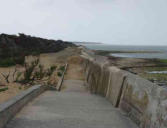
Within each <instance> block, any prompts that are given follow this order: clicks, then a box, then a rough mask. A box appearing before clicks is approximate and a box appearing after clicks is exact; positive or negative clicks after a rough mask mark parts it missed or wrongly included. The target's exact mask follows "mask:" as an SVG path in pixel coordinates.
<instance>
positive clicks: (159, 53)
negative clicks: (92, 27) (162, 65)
mask: <svg viewBox="0 0 167 128" xmlns="http://www.w3.org/2000/svg"><path fill="white" fill-rule="evenodd" d="M81 45H84V46H86V47H87V48H89V49H92V50H106V51H154V53H153V52H151V53H111V54H110V55H112V56H115V57H128V58H147V59H152V58H159V59H167V45H166V46H151V45H150V46H149V45H147V46H146V45H145V46H144V45H143V46H142V45H139V46H137V45H109V44H93V43H91V44H81Z"/></svg>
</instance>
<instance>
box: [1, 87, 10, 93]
mask: <svg viewBox="0 0 167 128" xmlns="http://www.w3.org/2000/svg"><path fill="white" fill-rule="evenodd" d="M8 89H9V88H8V87H6V88H0V92H4V91H6V90H8Z"/></svg>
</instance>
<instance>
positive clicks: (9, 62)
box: [0, 58, 16, 67]
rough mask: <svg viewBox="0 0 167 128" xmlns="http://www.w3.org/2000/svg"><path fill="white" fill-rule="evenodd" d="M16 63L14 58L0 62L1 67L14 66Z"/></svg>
mask: <svg viewBox="0 0 167 128" xmlns="http://www.w3.org/2000/svg"><path fill="white" fill-rule="evenodd" d="M15 64H16V63H15V61H14V59H12V58H6V59H3V60H1V61H0V67H9V66H14V65H15Z"/></svg>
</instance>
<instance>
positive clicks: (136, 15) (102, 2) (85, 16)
mask: <svg viewBox="0 0 167 128" xmlns="http://www.w3.org/2000/svg"><path fill="white" fill-rule="evenodd" d="M166 5H167V1H166V0H159V1H157V0H61V1H60V0H12V1H11V0H5V1H0V15H1V20H0V28H1V29H0V33H9V34H16V33H20V32H23V33H26V34H30V35H35V36H41V37H45V38H52V39H60V38H61V39H64V40H74V41H75V40H78V41H98V42H104V43H111V44H166V43H167V36H166V33H167V25H166V23H167V17H166V12H167V8H166Z"/></svg>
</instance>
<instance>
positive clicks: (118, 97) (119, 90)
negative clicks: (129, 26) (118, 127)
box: [82, 50, 167, 128]
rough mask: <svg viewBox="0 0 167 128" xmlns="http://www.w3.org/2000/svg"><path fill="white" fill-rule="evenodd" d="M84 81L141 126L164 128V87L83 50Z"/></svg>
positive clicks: (166, 126) (166, 119) (166, 118)
mask: <svg viewBox="0 0 167 128" xmlns="http://www.w3.org/2000/svg"><path fill="white" fill-rule="evenodd" d="M82 57H83V58H84V60H85V61H84V63H83V67H84V70H85V76H86V78H85V84H86V85H87V86H88V88H89V89H90V91H91V93H94V94H98V95H101V96H104V97H105V98H107V99H108V100H109V101H110V102H111V103H112V104H113V106H115V107H118V108H119V109H121V110H123V111H124V112H125V113H126V114H127V115H128V116H129V117H130V118H131V120H132V121H134V122H135V123H136V124H137V125H138V126H139V127H140V128H167V89H166V88H164V87H160V86H158V85H156V84H154V83H151V82H150V81H148V80H146V79H143V78H141V77H139V76H137V75H134V74H132V73H129V72H127V71H124V70H121V69H118V68H117V67H112V66H110V64H109V62H108V60H107V58H105V57H102V56H95V55H93V53H91V52H90V51H86V50H83V52H82Z"/></svg>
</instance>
